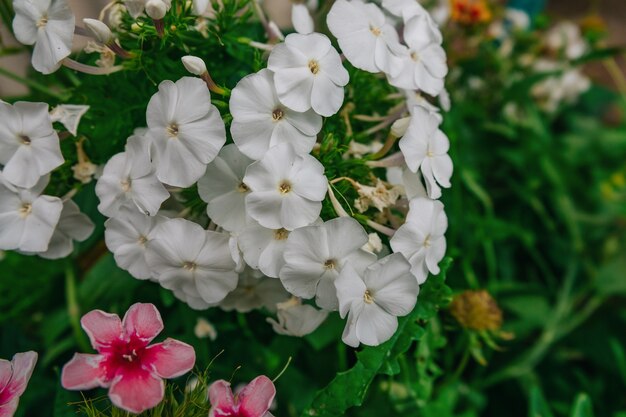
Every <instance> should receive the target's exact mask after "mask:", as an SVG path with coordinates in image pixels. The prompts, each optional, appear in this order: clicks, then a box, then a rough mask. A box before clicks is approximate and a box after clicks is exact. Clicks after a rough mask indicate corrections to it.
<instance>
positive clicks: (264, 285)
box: [0, 0, 452, 347]
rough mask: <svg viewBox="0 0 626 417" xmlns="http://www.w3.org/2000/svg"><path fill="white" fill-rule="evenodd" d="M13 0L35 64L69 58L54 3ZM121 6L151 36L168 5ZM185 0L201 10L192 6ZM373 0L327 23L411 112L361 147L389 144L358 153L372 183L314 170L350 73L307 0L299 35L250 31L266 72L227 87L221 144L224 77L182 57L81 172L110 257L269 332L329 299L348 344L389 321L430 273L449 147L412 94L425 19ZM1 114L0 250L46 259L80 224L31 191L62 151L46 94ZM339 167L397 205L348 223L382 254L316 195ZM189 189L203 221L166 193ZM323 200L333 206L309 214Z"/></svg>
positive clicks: (384, 333) (427, 82)
mask: <svg viewBox="0 0 626 417" xmlns="http://www.w3.org/2000/svg"><path fill="white" fill-rule="evenodd" d="M14 3H15V6H16V7H15V8H16V12H17V17H16V19H15V21H14V27H15V29H16V33H18V36H19V38H20V40H22V42H25V43H28V44H32V43H36V46H35V51H34V56H33V64H34V65H35V63H36V65H35V68H36V69H38V70H40V71H42V72H51V71H54V70H55V69H56V68H58V65H60V62H61V61H63V62H64V63H67V62H68V61H67V59H69V58H67V55H69V46H71V37H72V36H71V33H69V29H68V27H71V28H72V32H73V25H74V22H73V15H72V14H71V11H70V10H69V8H67V6H66V4H65V0H46V1H44V0H14ZM124 4H125V6H126V8H127V11H128V13H129V14H130V15H131V16H132V17H134V18H136V17H138V16H140V15H141V14H143V13H146V14H147V15H148V16H149V17H150V18H152V19H153V20H154V24H155V27H156V28H157V32H158V28H159V27H161V28H162V24H163V22H162V19H163V18H164V17H165V15H166V13H168V12H169V9H170V7H171V3H170V1H165V0H148V1H144V0H125V1H124ZM193 5H194V10H195V11H196V13H198V14H200V13H203V12H204V11H206V9H207V7H208V2H206V1H194V2H193ZM382 5H383V8H380V7H379V6H378V5H377V4H375V3H373V2H372V3H369V2H364V1H362V0H337V1H336V2H335V3H334V4H333V6H332V8H331V10H330V12H329V14H328V17H327V24H328V27H329V29H330V31H331V32H332V34H333V35H334V36H335V37H336V38H337V40H338V44H339V47H340V48H341V51H342V53H343V56H344V57H345V59H346V60H347V61H348V62H349V63H350V64H352V66H353V67H355V68H357V69H360V70H364V71H368V72H373V73H377V72H382V73H384V74H385V76H386V78H387V79H388V81H389V83H390V84H391V85H392V86H395V87H397V88H398V89H399V90H400V94H399V96H401V94H406V97H407V98H406V109H405V110H406V112H408V115H409V116H408V117H406V118H404V119H401V116H402V112H400V113H398V114H397V116H395V119H400V120H398V121H396V122H395V123H394V124H393V127H392V128H391V133H390V139H391V140H395V139H397V138H399V137H402V138H401V140H400V142H399V148H400V151H399V152H397V153H396V154H392V155H390V156H388V157H386V158H384V159H380V157H375V155H378V153H379V152H382V155H384V154H385V153H386V152H387V151H389V149H390V146H392V145H393V142H389V146H388V144H385V145H384V146H383V145H381V146H378V147H376V149H375V150H374V148H373V147H367V146H362V147H361V148H362V149H361V151H360V152H361V154H373V155H374V157H371V158H369V159H370V162H369V164H370V166H371V167H383V168H387V169H388V174H387V177H386V181H383V180H382V179H380V178H376V179H375V181H374V184H375V185H374V186H369V185H364V184H360V183H358V182H356V181H355V180H353V179H350V178H346V177H343V178H336V179H333V180H332V181H331V182H330V183H329V181H328V178H327V177H326V175H325V174H326V171H327V168H328V167H324V165H322V163H321V162H320V161H319V160H318V159H316V158H315V157H314V156H313V155H312V152H313V150H314V149H315V148H316V142H317V139H318V134H320V132H321V131H322V128H323V125H324V118H328V117H332V116H333V115H335V114H336V113H338V112H339V110H340V109H341V108H342V106H343V104H344V87H345V86H346V85H347V84H348V82H349V72H348V70H347V69H346V68H345V67H344V64H343V63H342V56H341V55H340V54H339V52H338V51H337V50H336V49H335V48H334V47H333V45H332V43H331V40H330V39H329V38H328V37H327V36H325V35H323V34H321V33H317V32H315V31H314V29H315V24H314V22H313V20H312V18H311V15H310V10H313V9H315V8H316V7H317V6H316V4H315V3H310V4H307V5H306V6H305V5H302V4H299V5H296V6H294V7H293V13H292V16H293V21H294V25H295V27H296V29H297V32H298V33H292V34H289V35H287V36H286V37H285V38H284V41H282V42H280V43H278V44H276V45H266V46H269V48H268V49H271V53H270V54H269V58H268V63H267V68H264V69H262V70H260V71H258V72H257V73H255V74H250V75H248V76H246V77H244V78H243V79H241V80H240V81H239V83H238V84H237V85H236V86H235V87H234V89H233V90H232V92H231V94H230V102H229V111H230V115H232V122H231V123H230V125H229V128H230V137H232V142H233V143H228V144H227V141H228V140H229V137H228V135H227V132H226V125H225V123H224V121H223V119H222V115H221V114H220V112H219V110H218V109H217V107H215V106H214V105H213V104H212V102H211V98H212V97H211V92H213V93H215V94H224V95H225V94H226V90H223V89H221V88H220V87H217V86H216V85H215V83H214V82H213V80H212V79H211V77H210V75H209V72H208V71H207V66H206V64H205V63H204V61H203V60H202V59H200V58H198V57H194V56H185V57H184V58H183V59H182V64H183V65H184V66H185V68H186V69H187V70H188V71H189V72H190V73H191V74H192V75H195V77H191V76H187V77H183V78H181V79H179V80H164V81H162V82H161V83H160V84H159V86H158V91H156V92H155V94H154V95H153V96H152V98H151V99H150V101H149V103H148V105H147V110H146V125H147V127H146V128H141V127H138V128H137V129H136V130H135V132H134V134H133V135H131V136H130V137H129V138H128V140H127V142H126V146H125V149H124V152H121V153H118V154H117V155H114V156H113V157H112V158H111V159H110V160H109V161H108V162H107V163H106V165H105V166H104V169H103V171H102V175H101V176H100V177H99V179H98V182H97V184H96V194H97V196H98V198H99V200H100V204H99V205H98V209H99V211H100V212H101V213H102V214H104V215H105V216H107V217H109V219H108V220H107V221H106V222H105V229H106V230H105V241H106V244H107V246H108V248H109V249H110V250H111V251H112V252H113V255H114V258H115V260H116V262H117V264H118V265H119V267H120V268H123V269H124V270H127V271H128V272H129V273H130V274H131V275H132V276H134V277H135V278H137V279H142V280H152V281H154V282H157V283H158V284H159V285H161V286H162V287H164V288H166V289H168V290H171V291H172V292H173V294H174V295H175V296H176V297H177V298H178V299H180V300H182V301H183V302H185V303H187V304H188V305H189V306H190V307H192V308H194V309H206V308H209V307H212V306H221V308H223V309H225V310H237V311H239V312H248V311H250V310H252V309H257V308H266V309H267V310H268V311H270V312H275V313H276V317H277V320H274V319H269V322H270V323H271V325H272V326H273V328H274V329H275V330H276V331H277V332H278V333H280V334H285V335H292V336H303V335H305V334H308V333H310V332H312V331H314V330H315V329H316V328H317V327H318V326H319V325H320V324H321V323H322V322H323V321H324V320H325V319H326V317H327V316H328V314H329V313H330V312H333V311H338V312H339V313H340V315H341V317H342V318H345V319H346V327H345V331H344V335H343V340H344V342H345V343H347V344H349V345H350V346H355V347H356V346H358V345H359V344H360V343H363V344H366V345H378V344H380V343H383V342H384V341H386V340H388V339H389V338H390V337H391V336H392V335H393V333H394V332H395V330H396V328H397V325H398V317H400V316H404V315H407V314H408V313H409V312H411V311H412V309H413V308H414V306H415V304H416V302H417V295H418V292H419V285H421V284H422V283H424V282H425V280H426V279H427V276H428V274H429V273H433V274H437V273H439V266H438V264H439V262H440V261H441V260H442V258H443V256H444V253H445V248H446V243H445V238H444V233H445V231H446V228H447V218H446V215H445V212H444V208H443V204H442V203H441V202H439V201H437V200H434V199H436V198H439V197H440V196H441V187H444V188H446V187H450V185H451V184H450V177H451V175H452V161H451V159H450V157H449V156H448V154H447V152H448V148H449V141H448V138H447V137H446V135H445V134H444V133H443V132H442V131H441V130H440V128H439V126H440V124H441V123H442V116H441V114H439V112H438V109H437V107H435V106H433V105H432V104H430V102H429V101H428V100H427V99H425V98H424V96H422V93H425V94H428V95H430V96H437V95H440V94H444V95H445V92H444V77H445V76H446V74H447V71H448V68H447V64H446V56H445V52H444V50H443V48H442V47H441V43H442V36H441V33H440V32H439V29H438V28H437V26H436V24H435V23H434V22H433V20H432V18H431V17H430V15H429V14H428V12H427V11H426V10H425V9H423V8H422V7H421V6H419V4H417V3H416V2H415V1H413V0H384V1H383V4H382ZM257 6H258V5H257ZM259 7H260V6H259ZM70 20H71V22H70ZM159 22H160V23H159ZM84 23H85V24H86V26H87V28H88V30H89V31H90V32H91V33H92V35H93V37H94V38H95V39H96V40H97V41H98V42H100V43H101V44H103V45H105V46H107V47H108V48H111V50H113V51H115V53H116V54H117V55H120V56H125V51H123V50H122V49H121V47H120V46H119V45H117V44H116V43H115V36H114V35H113V33H112V32H111V31H110V30H109V29H108V27H106V25H104V24H103V23H102V22H99V21H94V20H86V21H85V22H84ZM265 23H266V22H264V24H265ZM270 23H271V22H270ZM159 25H161V26H159ZM398 27H401V28H402V33H399V32H398V29H397V28H398ZM267 28H268V29H270V30H272V29H271V28H272V26H271V24H267ZM66 32H67V33H66ZM275 32H276V33H275ZM272 33H274V34H275V36H274V40H275V39H281V36H278V34H277V31H273V32H272ZM270 37H271V36H270ZM400 39H402V42H401V41H400ZM64 48H65V49H64ZM51 50H54V53H51ZM66 52H67V53H66ZM70 65H74V64H70ZM81 65H82V64H81ZM74 66H76V65H74ZM94 73H95V72H94ZM207 87H208V88H207ZM69 110H70V109H69V108H68V109H65V110H64V111H65V112H67V113H68V114H69ZM82 110H84V109H74V112H73V113H72V114H73V115H75V114H77V112H78V111H82ZM400 110H402V109H400ZM0 116H1V117H0V164H2V166H3V174H2V182H1V183H0V194H1V195H2V198H1V199H0V249H16V250H19V251H22V252H27V253H40V254H42V256H49V257H53V256H54V257H56V256H59V255H60V254H61V253H65V252H66V251H67V250H68V248H69V250H71V242H72V239H76V240H81V239H84V238H86V236H87V235H88V233H86V229H85V228H84V227H82V228H81V226H79V223H80V222H81V220H84V219H82V218H81V215H80V214H79V212H78V210H77V207H76V206H75V205H74V204H73V203H71V201H66V202H65V203H64V202H63V201H61V200H60V199H58V198H56V197H49V196H45V195H41V193H42V191H43V189H44V188H45V184H46V178H47V177H46V175H47V174H48V173H50V171H52V170H53V169H54V168H56V167H58V166H59V165H60V164H62V162H63V157H62V155H61V153H60V149H59V138H58V135H57V134H56V132H55V131H54V130H53V128H52V122H51V120H50V117H49V115H48V110H47V105H45V104H40V103H39V104H33V103H16V104H15V105H13V106H12V105H9V104H0ZM395 119H393V120H389V123H388V125H391V124H392V122H394V120H395ZM72 120H73V119H72V118H71V117H69V118H68V120H67V123H68V125H71V124H72V122H71V121H72ZM74 132H75V127H74ZM354 155H355V157H356V152H354ZM345 156H346V157H350V155H345ZM340 180H348V181H350V182H351V183H352V185H353V186H354V187H355V189H356V190H357V192H358V193H359V196H360V198H359V199H358V201H357V203H356V204H355V208H356V209H357V210H358V211H360V212H361V213H366V212H367V211H368V210H369V209H370V207H373V208H375V209H377V210H378V212H380V214H383V215H384V214H385V213H388V212H390V210H389V209H390V208H392V207H393V208H394V209H398V211H399V212H403V211H404V213H405V218H404V219H400V218H399V219H396V221H395V222H391V221H390V222H389V224H391V225H392V226H393V228H392V227H389V226H384V225H382V224H379V223H376V222H375V221H374V219H369V220H367V221H364V222H363V223H364V224H365V225H367V226H369V227H371V228H372V229H374V230H375V231H377V232H380V233H383V234H386V235H387V237H389V238H390V239H389V245H390V249H391V251H390V250H389V248H387V247H386V246H385V245H384V244H383V242H382V240H381V239H380V236H379V235H378V234H377V233H370V234H368V231H367V230H366V229H365V228H364V225H362V224H361V223H360V222H359V221H357V220H355V219H353V218H351V217H350V215H349V214H348V213H347V212H346V211H345V209H343V208H342V206H341V203H340V202H339V201H338V200H337V198H336V196H335V194H334V193H333V191H332V190H333V183H334V182H335V181H340ZM422 181H423V183H422ZM424 184H425V186H424ZM191 187H197V191H198V194H199V197H200V198H201V199H202V200H203V201H204V202H206V203H207V210H206V214H207V216H206V217H203V216H198V215H197V214H190V209H188V208H187V209H186V208H184V207H182V206H181V204H180V201H181V200H182V199H183V197H182V196H183V193H182V191H183V190H184V189H189V188H191ZM326 199H328V200H329V203H330V204H332V206H333V207H334V209H335V211H336V213H337V215H338V217H337V218H330V219H322V218H320V215H321V212H322V206H323V202H324V201H325V200H326ZM91 227H93V226H91ZM44 242H48V243H50V244H49V245H48V243H46V244H44ZM68 242H69V243H68ZM60 247H62V249H59V248H60ZM390 252H392V253H390ZM385 255H386V256H385ZM304 300H311V301H310V302H309V301H304Z"/></svg>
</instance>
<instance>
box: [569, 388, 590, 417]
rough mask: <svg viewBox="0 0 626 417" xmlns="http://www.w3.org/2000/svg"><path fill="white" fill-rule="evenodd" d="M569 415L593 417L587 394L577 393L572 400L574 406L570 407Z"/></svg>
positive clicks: (573, 416)
mask: <svg viewBox="0 0 626 417" xmlns="http://www.w3.org/2000/svg"><path fill="white" fill-rule="evenodd" d="M570 417H593V407H592V405H591V399H590V398H589V396H588V395H587V394H584V393H581V394H578V396H577V397H576V400H574V406H573V407H572V412H571V413H570Z"/></svg>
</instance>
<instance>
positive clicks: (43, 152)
mask: <svg viewBox="0 0 626 417" xmlns="http://www.w3.org/2000/svg"><path fill="white" fill-rule="evenodd" d="M63 161H64V159H63V155H62V154H61V147H60V145H59V136H58V135H57V133H56V131H55V130H54V129H53V127H52V121H51V120H50V115H49V114H48V105H47V104H46V103H29V102H24V101H19V102H17V103H15V104H14V105H10V104H7V103H0V165H4V168H3V172H2V175H3V177H4V180H5V181H8V182H10V183H11V184H13V185H15V186H17V187H21V188H31V187H33V186H35V184H36V183H37V182H38V181H39V179H40V178H41V177H42V176H43V175H46V174H48V173H49V172H50V171H52V170H53V169H55V168H56V167H58V166H60V165H61V164H62V163H63Z"/></svg>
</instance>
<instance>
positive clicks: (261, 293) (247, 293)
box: [220, 268, 290, 313]
mask: <svg viewBox="0 0 626 417" xmlns="http://www.w3.org/2000/svg"><path fill="white" fill-rule="evenodd" d="M289 297H290V295H289V293H288V292H287V291H285V288H283V285H282V284H281V283H280V281H279V280H277V279H273V278H268V277H266V276H264V275H263V274H262V273H261V272H259V271H256V270H254V269H251V268H246V269H245V270H244V271H243V272H242V273H241V274H239V283H238V284H237V288H235V290H234V291H232V292H230V293H228V295H227V296H226V298H224V299H223V300H222V301H221V302H220V307H221V308H222V309H223V310H226V311H231V310H236V311H238V312H240V313H247V312H249V311H252V310H256V309H259V308H262V307H265V308H267V309H268V310H269V311H275V310H276V304H278V303H281V302H283V301H285V300H287V299H288V298H289Z"/></svg>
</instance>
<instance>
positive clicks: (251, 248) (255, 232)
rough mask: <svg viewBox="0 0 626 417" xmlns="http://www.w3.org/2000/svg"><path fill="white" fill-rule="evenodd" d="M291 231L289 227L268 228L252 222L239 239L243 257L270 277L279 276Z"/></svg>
mask: <svg viewBox="0 0 626 417" xmlns="http://www.w3.org/2000/svg"><path fill="white" fill-rule="evenodd" d="M289 233H290V232H289V230H287V229H282V228H281V229H268V228H266V227H263V226H261V225H260V224H258V223H257V222H252V223H251V224H249V225H248V226H246V228H245V229H244V230H243V231H242V232H241V234H240V235H239V239H238V243H239V248H240V249H241V251H242V252H243V259H244V260H245V261H246V263H247V264H248V265H250V266H251V267H252V268H256V269H259V270H260V271H261V272H262V273H264V274H265V275H267V276H269V277H272V278H278V273H279V272H280V269H281V268H282V267H283V265H285V260H284V258H283V252H284V251H285V246H286V244H287V238H288V237H289Z"/></svg>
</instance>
